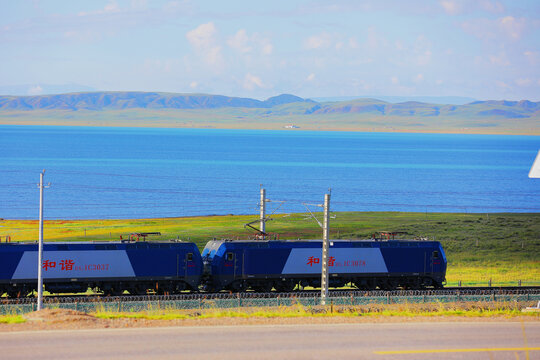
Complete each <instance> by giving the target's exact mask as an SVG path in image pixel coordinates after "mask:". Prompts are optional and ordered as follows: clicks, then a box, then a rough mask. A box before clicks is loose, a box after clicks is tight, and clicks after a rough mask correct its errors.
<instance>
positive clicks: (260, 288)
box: [253, 281, 274, 293]
mask: <svg viewBox="0 0 540 360" xmlns="http://www.w3.org/2000/svg"><path fill="white" fill-rule="evenodd" d="M273 287H274V284H273V282H271V281H267V282H264V283H262V284H258V285H257V286H254V287H253V290H255V291H257V292H262V293H267V292H270V291H272V288H273Z"/></svg>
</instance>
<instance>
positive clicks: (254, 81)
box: [243, 73, 264, 90]
mask: <svg viewBox="0 0 540 360" xmlns="http://www.w3.org/2000/svg"><path fill="white" fill-rule="evenodd" d="M243 86H244V89H246V90H254V89H255V88H263V87H264V84H263V82H262V80H261V78H259V77H258V76H255V75H252V74H249V73H248V74H246V76H245V78H244V85H243Z"/></svg>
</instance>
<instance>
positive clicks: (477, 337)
mask: <svg viewBox="0 0 540 360" xmlns="http://www.w3.org/2000/svg"><path fill="white" fill-rule="evenodd" d="M0 358H1V359H30V358H35V359H236V360H238V359H256V360H261V359H322V358H324V359H332V360H334V359H339V360H345V359H380V360H385V359H396V360H405V359H407V360H408V359H420V360H422V359H540V322H527V323H524V324H522V323H520V322H447V323H443V322H436V323H430V322H425V323H378V324H365V323H363V324H326V325H248V326H214V327H206V326H198V327H163V328H130V329H97V330H70V331H64V330H58V331H28V332H12V333H2V334H0Z"/></svg>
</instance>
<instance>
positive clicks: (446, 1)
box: [439, 0, 462, 15]
mask: <svg viewBox="0 0 540 360" xmlns="http://www.w3.org/2000/svg"><path fill="white" fill-rule="evenodd" d="M439 4H441V6H442V8H443V9H444V11H445V12H446V13H447V14H450V15H457V14H459V13H461V11H462V6H461V3H460V2H457V1H453V0H441V1H440V2H439Z"/></svg>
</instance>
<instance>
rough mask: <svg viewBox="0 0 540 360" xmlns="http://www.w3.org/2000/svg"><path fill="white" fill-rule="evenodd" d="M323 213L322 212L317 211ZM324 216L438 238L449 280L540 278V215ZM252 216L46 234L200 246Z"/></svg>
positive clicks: (49, 228) (27, 225) (69, 226)
mask: <svg viewBox="0 0 540 360" xmlns="http://www.w3.org/2000/svg"><path fill="white" fill-rule="evenodd" d="M318 215H319V218H321V217H322V216H321V214H318ZM334 215H335V218H332V219H331V221H330V227H331V231H330V233H331V238H341V239H348V238H358V239H362V238H369V237H371V235H372V234H373V233H375V232H379V231H403V232H405V234H404V235H402V237H404V238H411V237H423V238H429V239H435V240H438V241H441V242H442V244H443V246H444V248H445V251H446V255H447V258H448V273H447V279H448V283H449V285H457V283H458V282H459V281H462V284H463V285H487V284H488V281H489V280H492V285H493V286H496V285H517V282H518V281H519V280H521V281H522V285H527V284H534V285H540V214H514V213H496V214H448V213H402V212H338V213H334ZM254 219H255V216H232V215H231V216H208V217H184V218H163V219H134V220H73V221H66V220H50V221H46V222H45V225H44V233H45V235H44V237H45V239H46V241H84V240H87V241H89V240H93V241H109V240H118V239H119V237H120V235H123V236H124V238H126V234H128V233H131V232H154V231H159V232H161V233H162V235H161V236H157V237H154V238H152V240H166V239H172V238H175V239H176V238H179V239H182V240H189V241H193V242H195V243H196V244H197V245H198V246H199V248H201V249H202V248H203V247H204V244H205V243H206V242H207V241H208V240H211V239H213V238H232V239H237V238H238V239H245V238H247V237H250V236H253V232H252V231H247V230H245V229H244V228H243V224H245V223H247V222H249V221H252V220H254ZM267 230H268V231H270V232H271V233H273V234H279V238H280V239H295V238H306V239H316V238H321V236H322V231H321V229H320V228H319V226H318V225H317V223H316V222H315V221H313V220H312V219H310V218H308V216H306V214H290V215H277V216H276V217H275V218H274V220H273V221H270V222H268V223H267ZM6 235H9V236H10V237H11V239H12V241H36V239H37V238H38V224H37V221H35V220H1V221H0V237H1V239H2V241H3V240H4V239H5V236H6Z"/></svg>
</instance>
